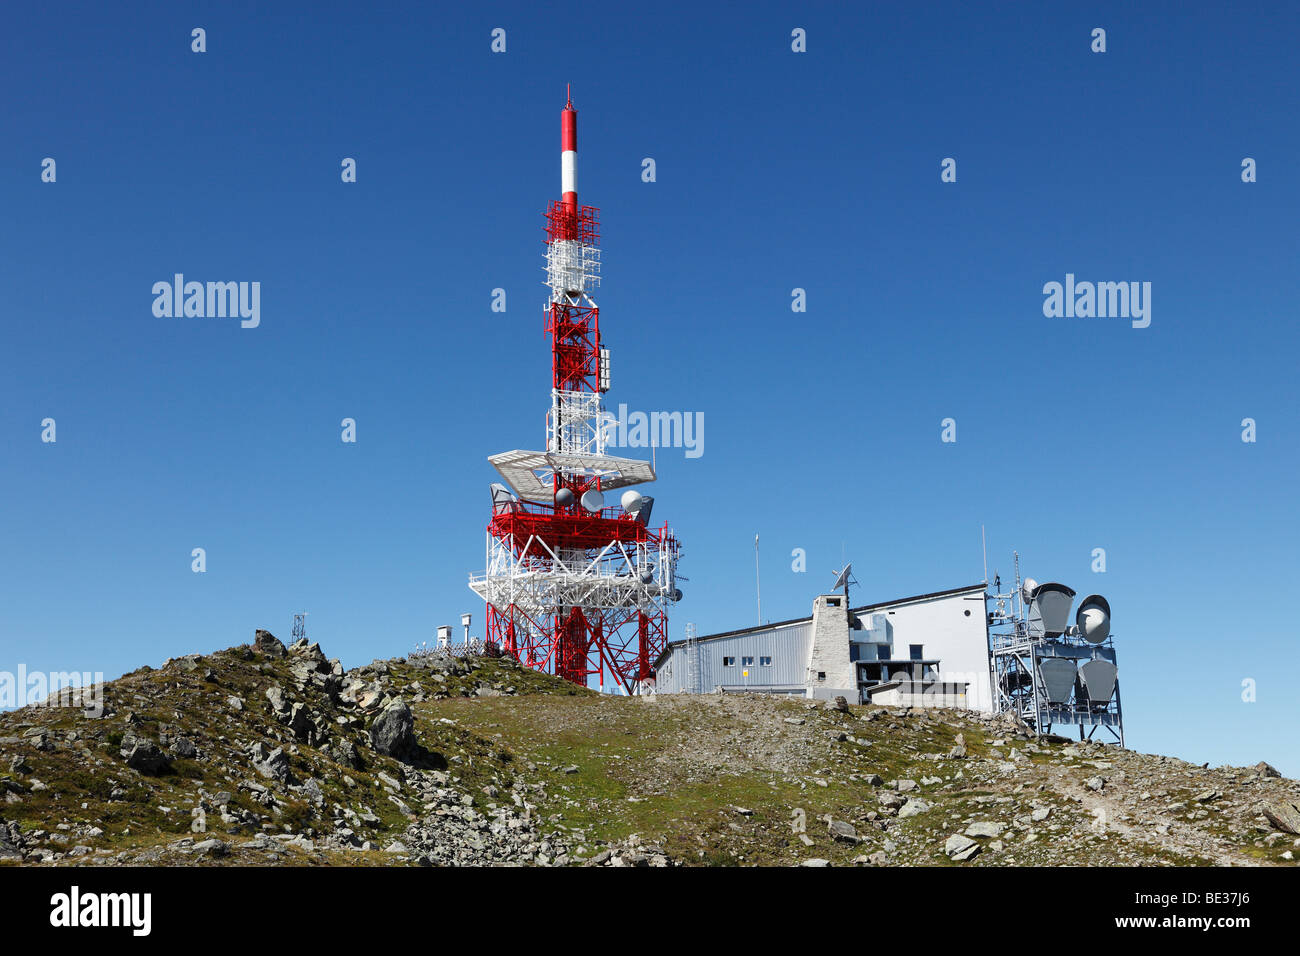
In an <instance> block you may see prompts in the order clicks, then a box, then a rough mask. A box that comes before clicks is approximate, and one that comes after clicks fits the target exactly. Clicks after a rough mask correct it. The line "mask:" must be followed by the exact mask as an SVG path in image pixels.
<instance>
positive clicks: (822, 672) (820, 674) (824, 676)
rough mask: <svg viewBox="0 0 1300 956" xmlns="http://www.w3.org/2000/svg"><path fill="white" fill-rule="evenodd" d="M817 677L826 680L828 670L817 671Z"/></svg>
mask: <svg viewBox="0 0 1300 956" xmlns="http://www.w3.org/2000/svg"><path fill="white" fill-rule="evenodd" d="M817 679H818V680H825V679H826V672H825V671H818V672H817Z"/></svg>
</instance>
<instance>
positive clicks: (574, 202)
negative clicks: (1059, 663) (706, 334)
mask: <svg viewBox="0 0 1300 956" xmlns="http://www.w3.org/2000/svg"><path fill="white" fill-rule="evenodd" d="M560 144H561V145H560V149H561V153H560V170H561V173H560V177H561V181H562V198H561V199H560V200H559V201H558V202H555V201H553V202H552V203H551V205H550V208H548V209H547V210H546V284H547V285H548V286H549V287H550V295H549V297H548V299H547V303H546V306H545V312H546V317H547V318H546V331H547V333H549V335H550V336H551V409H550V412H549V413H548V415H547V417H546V450H545V451H518V450H516V451H508V452H504V453H502V454H500V455H493V456H491V457H490V458H489V459H488V461H490V462H491V463H492V464H493V465H494V466H495V467H496V469H497V471H499V472H500V473H501V476H502V477H503V478H504V479H505V480H506V483H507V484H508V485H509V488H507V487H506V486H505V485H501V484H494V485H492V520H491V521H490V522H489V523H488V528H487V570H486V571H485V572H484V573H482V574H471V575H470V583H469V586H470V588H471V589H472V590H473V591H474V592H475V593H476V594H478V595H479V596H480V597H481V598H482V599H483V600H484V602H485V603H486V604H487V635H486V636H487V640H488V641H490V642H492V643H493V644H494V645H496V647H498V648H499V649H500V650H501V651H502V652H503V653H506V654H510V655H511V656H513V657H516V658H518V659H519V661H520V662H521V663H523V664H525V665H527V666H528V667H532V668H535V669H537V670H543V671H548V672H553V673H555V674H557V675H559V676H560V677H563V678H566V679H567V680H571V681H573V682H574V683H576V684H584V685H585V684H586V683H587V682H588V679H589V678H590V677H591V675H593V674H595V675H599V679H600V684H601V686H604V683H605V676H606V674H608V675H609V676H610V677H611V678H612V679H614V680H617V681H618V682H619V684H621V685H622V686H623V688H624V689H625V690H626V691H627V692H628V693H630V694H631V693H637V692H638V691H639V690H640V689H641V688H642V687H643V686H644V682H646V681H648V680H649V679H650V678H651V671H650V668H651V665H652V664H653V663H654V661H655V659H656V658H657V657H658V656H659V653H660V652H661V651H662V650H663V648H664V642H665V639H666V635H667V620H668V616H667V607H668V605H669V604H671V603H673V602H675V601H679V600H681V591H679V590H678V588H677V558H678V555H679V554H680V551H681V548H680V545H679V544H678V542H677V539H676V538H675V537H674V536H673V534H672V532H671V531H670V530H669V529H668V526H667V525H666V524H665V525H663V526H661V527H659V528H651V527H650V512H651V508H652V506H653V504H654V499H653V498H651V497H648V496H643V495H641V494H639V493H638V492H636V491H631V490H628V491H625V492H623V494H622V496H621V499H620V506H619V507H609V508H607V507H605V494H606V493H607V492H610V491H614V490H616V489H619V488H628V486H630V485H637V484H641V483H642V482H647V481H654V480H655V473H654V468H653V467H652V466H651V464H650V463H649V462H645V461H635V460H633V459H630V458H619V457H615V456H613V455H607V454H606V453H605V442H606V434H605V426H606V422H607V421H608V420H609V419H607V417H606V413H605V410H604V407H603V405H602V404H601V396H602V394H603V393H604V392H606V391H608V390H609V351H608V350H607V349H605V348H604V346H603V343H602V340H601V337H600V308H599V307H598V306H597V305H596V303H595V301H594V300H593V299H592V297H591V293H592V290H593V289H594V288H595V287H596V286H598V285H599V284H600V248H599V242H600V227H599V219H598V215H597V210H596V209H594V208H592V207H591V206H579V205H578V185H577V180H578V113H577V111H576V110H575V109H574V108H573V101H572V99H571V98H570V99H569V101H568V102H567V103H566V104H565V106H564V111H563V112H562V113H561V114H560Z"/></svg>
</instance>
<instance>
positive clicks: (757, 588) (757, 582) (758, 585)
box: [754, 533, 763, 624]
mask: <svg viewBox="0 0 1300 956" xmlns="http://www.w3.org/2000/svg"><path fill="white" fill-rule="evenodd" d="M754 593H755V595H756V596H757V597H758V623H759V624H762V623H763V578H762V575H760V574H759V569H758V534H757V533H755V534H754Z"/></svg>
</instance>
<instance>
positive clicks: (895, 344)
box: [0, 2, 1300, 775]
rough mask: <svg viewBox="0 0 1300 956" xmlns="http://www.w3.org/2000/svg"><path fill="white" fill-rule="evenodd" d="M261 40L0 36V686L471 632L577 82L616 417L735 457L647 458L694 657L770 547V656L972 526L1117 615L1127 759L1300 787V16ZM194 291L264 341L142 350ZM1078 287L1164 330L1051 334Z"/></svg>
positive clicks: (1064, 12)
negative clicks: (1261, 766) (943, 164)
mask: <svg viewBox="0 0 1300 956" xmlns="http://www.w3.org/2000/svg"><path fill="white" fill-rule="evenodd" d="M268 6H271V5H264V4H258V5H256V7H255V5H253V4H251V3H249V4H227V3H211V4H195V5H186V4H181V3H158V4H147V5H146V4H125V5H116V4H113V5H108V6H104V5H102V4H90V3H85V4H52V5H44V6H41V7H40V8H39V9H38V8H37V7H32V6H24V5H13V4H11V5H8V6H6V8H5V10H4V12H3V13H2V14H0V89H3V90H4V95H3V97H2V98H0V123H2V126H3V130H4V136H3V146H2V148H0V217H2V218H0V225H2V227H3V228H0V283H2V284H3V299H2V300H0V301H2V302H3V305H0V310H2V312H0V321H2V330H0V331H2V335H0V345H2V348H0V399H2V400H0V450H2V451H3V456H2V457H0V500H3V510H2V511H0V669H6V670H14V669H15V668H16V666H17V664H18V663H20V662H21V663H25V664H26V665H27V667H28V668H33V669H35V668H44V669H56V670H67V669H76V670H102V671H104V672H106V673H107V674H108V675H109V676H115V675H116V674H119V673H121V672H122V671H124V670H129V669H132V668H134V667H136V666H138V665H139V664H141V663H146V662H148V663H152V664H155V665H156V664H159V663H160V662H161V661H162V660H164V659H165V658H167V657H169V656H173V655H179V654H184V653H189V652H193V651H204V650H211V649H215V648H219V647H226V646H229V645H232V644H235V643H239V642H242V641H246V640H249V639H251V638H252V634H253V629H254V628H255V627H267V628H270V629H271V630H273V631H275V632H276V633H277V634H280V635H282V636H287V633H288V631H289V628H290V622H291V615H292V613H293V612H294V611H296V610H304V609H305V610H308V611H310V612H311V616H310V618H309V619H308V621H309V632H310V634H311V636H312V637H313V638H315V639H317V640H319V641H321V642H322V644H323V645H324V647H325V649H326V651H327V652H328V653H330V654H331V655H338V656H341V657H342V658H343V660H344V662H345V663H346V664H348V665H349V666H351V665H355V664H358V663H363V662H365V661H368V660H369V659H371V658H373V657H388V656H393V655H397V654H401V653H403V652H405V651H407V650H408V649H410V648H411V647H412V646H413V645H414V644H415V643H416V642H418V641H420V640H424V639H427V638H430V637H431V636H432V634H433V631H434V628H435V627H436V626H437V625H438V624H442V623H456V622H457V621H458V615H459V614H460V613H461V612H462V611H466V610H470V611H473V612H474V613H475V621H476V624H475V630H476V631H477V630H478V625H479V622H481V620H482V606H481V605H480V604H478V603H477V602H476V600H475V599H474V597H473V595H472V594H471V593H470V592H469V590H468V589H467V588H466V574H467V573H468V572H469V571H471V570H477V569H479V568H480V567H481V565H482V562H483V553H484V546H483V532H484V526H485V523H486V521H487V517H488V510H489V509H488V494H487V485H488V483H489V482H490V481H492V480H494V478H495V472H494V471H493V470H492V469H491V467H490V466H489V465H488V464H487V462H486V460H485V459H486V456H487V455H489V454H492V453H495V452H498V451H505V450H508V449H511V448H536V447H541V443H542V441H543V434H542V430H543V428H542V426H543V415H544V413H545V409H546V407H547V403H548V389H549V356H548V345H547V340H546V337H545V334H544V331H543V319H542V314H541V306H542V301H543V298H544V294H545V290H544V288H543V286H542V285H541V280H542V272H541V263H542V251H543V247H542V242H541V238H542V231H541V227H542V220H541V213H542V210H543V208H544V206H545V204H546V203H547V202H548V201H549V200H550V199H552V198H557V197H558V192H559V156H558V155H557V153H558V139H559V133H558V119H559V111H560V108H561V106H562V105H563V98H564V85H565V83H566V82H572V83H573V84H574V99H575V102H576V105H577V107H578V109H579V116H580V132H579V135H580V144H579V146H580V162H579V166H580V172H579V176H580V180H579V188H580V198H581V199H582V200H583V201H584V202H586V203H590V204H593V205H597V206H599V207H601V211H602V220H603V245H604V250H605V270H604V274H605V283H604V286H603V288H602V289H601V292H600V303H601V306H602V320H603V321H602V326H603V329H604V331H605V337H606V340H607V343H608V344H609V345H610V347H611V348H612V349H613V354H614V388H613V391H611V392H610V393H609V395H608V396H607V398H608V400H609V403H610V404H611V405H612V406H614V407H615V408H616V407H617V405H618V403H620V402H625V403H627V404H628V405H629V407H630V408H632V409H634V410H635V409H643V410H655V409H666V410H681V411H687V412H696V411H698V412H702V413H703V414H704V417H705V423H706V431H705V446H704V455H703V456H702V457H701V458H698V459H693V460H687V459H686V458H685V456H684V454H683V453H682V451H681V450H666V451H663V452H661V453H660V454H659V456H658V463H659V471H660V481H659V483H658V484H657V485H656V486H655V487H654V493H655V494H656V495H657V498H658V504H657V506H656V518H667V519H669V520H670V521H671V522H672V524H673V526H674V527H675V529H676V531H677V533H678V534H679V536H680V537H681V539H682V540H683V541H684V543H685V546H686V554H685V558H684V561H683V564H682V566H681V569H682V572H683V573H684V574H686V575H687V576H688V577H689V579H690V580H689V581H688V582H686V583H685V585H684V590H685V592H686V599H685V601H684V602H683V603H682V604H681V605H679V606H678V607H677V609H676V611H675V614H674V617H673V619H672V621H671V624H670V627H671V633H672V636H674V637H678V636H680V635H681V633H682V628H683V626H684V624H685V622H687V621H694V622H695V623H696V624H697V625H698V627H699V629H700V631H701V632H702V633H707V632H709V631H714V630H722V629H727V628H731V627H736V626H743V625H745V624H748V623H751V622H752V621H753V620H754V617H755V608H754V562H753V535H754V533H755V532H761V534H762V543H763V572H764V573H763V581H762V587H763V609H764V614H765V616H769V617H772V618H774V619H779V618H787V617H795V616H800V615H803V614H806V613H807V612H808V608H809V605H810V601H811V598H812V596H813V595H814V594H815V593H817V592H819V591H821V590H824V589H825V588H826V587H827V586H828V585H829V584H830V583H831V577H830V572H831V570H832V569H833V568H835V567H837V566H838V564H839V561H840V555H841V548H843V549H844V551H845V553H847V555H848V557H849V558H850V559H851V560H852V561H853V562H854V566H855V569H856V573H857V577H858V579H859V580H860V581H861V587H860V588H859V589H858V590H857V591H856V592H855V594H854V600H855V601H859V600H860V601H861V602H863V603H866V602H869V601H878V600H886V599H889V598H893V597H898V596H902V595H908V594H916V593H920V592H926V591H931V590H938V589H942V588H948V587H954V586H957V585H964V584H968V583H972V582H976V581H978V580H980V578H981V575H982V567H981V557H980V525H981V524H985V525H987V528H988V546H989V561H990V569H991V570H992V569H995V568H996V569H997V570H1000V571H1001V572H1002V574H1003V577H1004V579H1005V578H1008V577H1009V576H1010V572H1011V551H1012V549H1013V548H1015V549H1019V550H1020V553H1021V555H1022V558H1023V563H1024V567H1025V569H1026V571H1027V572H1028V573H1029V574H1031V575H1033V576H1034V577H1036V578H1038V579H1039V580H1059V581H1063V582H1065V583H1067V584H1069V585H1071V586H1072V587H1074V588H1075V589H1076V590H1078V591H1079V592H1080V594H1085V593H1089V592H1092V591H1100V592H1102V593H1104V594H1106V595H1107V596H1108V597H1109V598H1110V600H1111V603H1112V605H1113V607H1114V621H1115V631H1116V635H1117V647H1118V649H1119V660H1120V668H1121V670H1120V673H1121V680H1122V684H1123V688H1124V702H1125V705H1126V712H1127V718H1128V724H1129V740H1130V743H1131V744H1132V745H1133V746H1135V747H1137V748H1139V749H1144V750H1151V751H1161V752H1167V753H1172V754H1177V755H1181V756H1184V757H1186V758H1188V759H1192V760H1195V761H1198V762H1199V761H1205V760H1208V761H1212V762H1214V763H1219V762H1234V763H1238V764H1245V763H1253V762H1255V761H1257V760H1260V759H1267V760H1269V761H1271V762H1273V763H1274V764H1276V765H1277V766H1279V767H1280V768H1282V769H1283V770H1285V771H1287V772H1289V773H1290V774H1292V775H1296V774H1300V742H1298V741H1297V738H1296V736H1295V734H1294V728H1295V726H1296V723H1297V721H1296V718H1297V715H1298V714H1300V703H1297V699H1296V692H1295V688H1294V674H1295V669H1296V664H1297V658H1298V657H1300V652H1298V651H1297V638H1298V637H1300V635H1297V626H1296V615H1295V593H1296V590H1297V589H1296V585H1295V582H1296V579H1297V576H1298V572H1300V560H1298V559H1297V557H1296V552H1295V548H1296V540H1297V531H1300V528H1298V524H1300V522H1297V507H1296V504H1295V484H1296V472H1297V469H1298V468H1300V453H1298V452H1297V443H1296V418H1297V410H1298V409H1297V401H1296V391H1295V378H1296V373H1295V362H1296V345H1297V339H1298V337H1300V336H1298V335H1297V332H1296V319H1297V305H1296V303H1297V301H1298V300H1300V295H1298V294H1297V292H1298V290H1297V284H1298V279H1297V276H1298V275H1300V272H1298V270H1297V268H1296V264H1297V263H1296V258H1297V251H1298V250H1300V244H1298V243H1297V239H1296V231H1297V226H1296V211H1297V209H1298V208H1300V204H1298V203H1297V199H1300V177H1298V176H1297V175H1296V174H1295V164H1296V157H1297V156H1300V136H1298V135H1297V124H1296V114H1295V109H1296V100H1295V91H1296V86H1297V83H1296V80H1297V72H1296V66H1295V48H1294V44H1295V40H1296V37H1297V36H1300V29H1298V28H1300V21H1298V19H1297V16H1298V15H1297V13H1296V8H1295V7H1294V5H1283V4H1276V5H1272V4H1270V5H1260V6H1259V7H1245V8H1243V7H1242V6H1241V5H1233V4H1226V3H1225V4H1221V5H1214V6H1209V5H1196V4H1186V3H1177V4H1148V3H1144V4H1141V5H1140V6H1139V7H1136V8H1135V7H1134V5H1132V4H1093V3H1090V4H1005V5H985V4H957V3H954V4H927V5H920V4H915V3H897V4H870V5H865V4H852V5H851V4H825V5H813V6H808V5H804V4H772V3H761V2H759V3H745V4H734V5H728V6H726V7H721V6H718V5H710V4H668V3H656V4H652V5H649V6H646V5H609V4H576V5H572V7H571V8H569V7H566V8H564V9H565V11H566V12H561V11H560V10H557V9H555V8H552V7H547V6H545V5H538V4H533V3H529V4H524V3H520V4H496V5H493V6H491V7H489V8H484V9H471V5H463V4H449V5H430V4H414V3H412V4H408V5H405V6H401V7H399V6H397V5H381V6H382V10H381V12H372V11H371V10H369V9H368V5H365V4H346V5H344V4H338V5H334V4H310V5H308V4H303V5H302V6H301V8H300V9H299V10H296V11H293V12H289V11H287V10H284V9H280V5H276V9H273V10H268V9H266V8H267V7H268ZM570 9H571V11H572V12H571V13H569V12H567V11H568V10H570ZM194 27H203V28H205V29H206V31H207V52H206V53H204V54H195V53H192V52H190V42H191V41H190V31H191V29H192V28H194ZM494 27H502V28H504V29H505V30H506V31H507V52H506V53H505V54H493V53H491V52H490V50H489V44H490V36H489V34H490V31H491V30H492V29H493V28H494ZM795 27H802V28H804V29H806V30H807V36H808V40H807V45H808V52H807V53H805V54H795V53H793V52H791V49H790V32H791V30H792V29H793V28H795ZM1094 27H1104V28H1105V29H1106V30H1107V46H1108V50H1107V52H1106V53H1104V54H1094V53H1092V52H1091V51H1090V49H1089V47H1090V32H1091V30H1092V29H1093V28H1094ZM45 157H53V158H54V159H55V160H56V162H57V182H56V183H54V184H46V183H42V182H41V181H40V173H41V161H42V159H43V158H45ZM343 157H354V158H355V159H356V160H357V163H358V182H356V183H355V184H343V183H342V182H341V181H340V176H339V173H340V162H341V160H342V159H343ZM645 157H653V158H654V159H655V160H656V163H657V174H658V181H657V182H655V183H643V182H642V181H641V162H642V159H643V158H645ZM944 157H953V158H955V159H956V160H957V164H958V166H957V172H958V181H957V182H956V183H955V184H943V183H941V182H940V175H939V174H940V161H941V160H942V159H943V158H944ZM1244 157H1252V158H1254V159H1255V160H1256V161H1257V163H1258V177H1259V181H1258V182H1257V183H1254V184H1244V183H1242V181H1241V177H1240V168H1241V161H1242V159H1243V158H1244ZM175 272H183V273H185V274H186V276H187V277H188V278H191V279H198V280H244V281H252V280H256V281H259V282H261V284H262V296H261V326H260V327H259V328H257V329H241V328H240V327H239V324H238V322H237V321H235V320H230V319H176V318H171V319H167V318H156V317H155V316H154V315H153V313H152V303H153V295H152V293H151V288H152V286H153V283H155V282H157V281H159V280H170V278H171V276H172V274H173V273H175ZM1067 272H1068V273H1074V274H1076V275H1077V276H1078V277H1079V278H1080V279H1091V280H1106V281H1110V280H1114V281H1121V280H1124V281H1129V280H1136V281H1149V282H1151V283H1152V287H1153V291H1152V322H1151V326H1150V327H1149V328H1147V329H1141V330H1138V329H1133V328H1131V327H1130V324H1129V323H1128V322H1127V321H1124V320H1122V319H1064V318H1045V317H1044V315H1043V310H1042V306H1043V293H1042V286H1043V284H1044V283H1046V282H1049V281H1053V280H1055V281H1063V280H1064V277H1065V274H1066V273H1067ZM497 287H501V288H504V289H506V290H507V296H508V298H507V302H508V311H507V312H506V313H505V314H504V315H499V314H493V313H492V312H491V311H490V303H491V290H492V289H494V288H497ZM795 287H800V288H804V289H806V290H807V301H808V311H807V313H806V314H803V315H795V314H793V313H792V312H791V309H790V301H791V290H792V289H793V288H795ZM46 417H52V418H54V419H55V420H56V421H57V429H58V432H57V436H58V441H57V443H56V444H53V445H50V444H43V443H42V442H41V441H40V432H41V429H40V422H41V420H42V419H44V418H46ZM345 417H351V418H355V419H356V421H357V428H358V441H357V443H356V444H354V445H349V444H344V443H342V442H341V441H340V427H339V423H340V420H341V419H343V418H345ZM946 417H952V418H954V419H956V421H957V427H958V440H957V442H956V443H955V444H944V443H941V442H940V440H939V439H940V421H941V420H942V419H944V418H946ZM1246 417H1250V418H1254V419H1255V420H1256V421H1257V422H1258V441H1257V442H1256V443H1254V444H1246V443H1243V442H1242V441H1241V437H1240V436H1241V426H1240V422H1241V420H1242V419H1243V418H1246ZM196 547H202V548H205V549H206V552H207V562H208V570H207V572H206V573H205V574H194V573H192V572H191V570H190V562H191V558H190V552H191V549H193V548H196ZM796 547H801V548H804V549H806V551H807V555H808V572H807V573H805V574H797V573H794V572H792V571H791V570H790V565H791V557H790V555H791V551H792V549H794V548H796ZM1098 547H1101V548H1105V549H1106V554H1107V568H1108V569H1107V571H1106V573H1105V574H1094V573H1092V571H1091V570H1090V563H1091V560H1092V550H1093V549H1094V548H1098ZM458 631H459V628H458ZM1246 679H1253V680H1254V681H1256V694H1257V700H1256V702H1254V703H1244V702H1243V701H1242V699H1241V694H1242V681H1243V680H1246Z"/></svg>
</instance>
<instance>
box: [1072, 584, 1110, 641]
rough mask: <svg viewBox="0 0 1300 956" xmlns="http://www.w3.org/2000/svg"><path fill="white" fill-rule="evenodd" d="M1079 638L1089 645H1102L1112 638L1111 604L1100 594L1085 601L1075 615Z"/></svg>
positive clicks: (1091, 595)
mask: <svg viewBox="0 0 1300 956" xmlns="http://www.w3.org/2000/svg"><path fill="white" fill-rule="evenodd" d="M1074 623H1075V624H1077V625H1078V626H1079V636H1080V637H1082V638H1083V639H1084V640H1085V641H1087V642H1088V643H1089V644H1101V643H1103V642H1104V641H1105V640H1106V638H1108V637H1110V603H1109V602H1108V601H1107V600H1106V599H1105V598H1104V597H1102V596H1101V595H1100V594H1090V595H1088V596H1087V597H1086V598H1084V599H1083V603H1081V604H1080V605H1079V610H1078V611H1077V612H1076V613H1075V615H1074Z"/></svg>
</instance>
